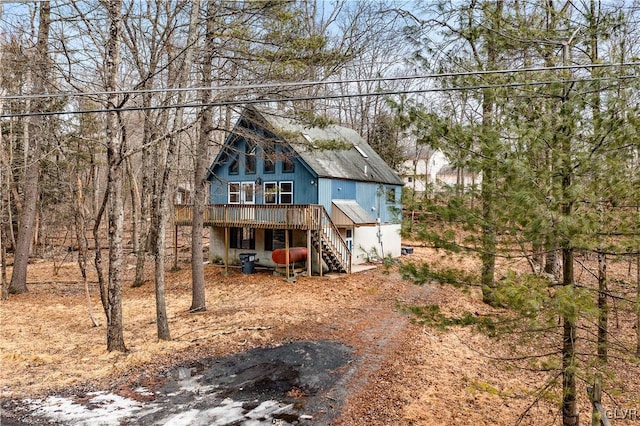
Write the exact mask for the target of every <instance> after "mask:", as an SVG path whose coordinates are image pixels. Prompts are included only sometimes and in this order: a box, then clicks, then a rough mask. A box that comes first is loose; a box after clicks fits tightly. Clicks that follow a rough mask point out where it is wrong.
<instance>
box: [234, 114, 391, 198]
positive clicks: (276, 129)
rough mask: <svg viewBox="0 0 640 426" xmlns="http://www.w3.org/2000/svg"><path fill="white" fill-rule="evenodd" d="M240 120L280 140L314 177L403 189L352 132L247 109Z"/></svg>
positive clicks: (356, 134) (388, 170)
mask: <svg viewBox="0 0 640 426" xmlns="http://www.w3.org/2000/svg"><path fill="white" fill-rule="evenodd" d="M243 116H244V117H246V119H247V120H248V121H250V122H252V123H254V124H256V125H265V126H267V129H268V130H269V131H270V132H271V133H273V134H275V135H278V136H280V137H281V138H282V139H283V140H284V141H285V142H286V143H287V144H288V145H289V146H290V147H291V148H292V149H293V150H294V151H295V152H296V153H297V154H298V155H299V157H300V159H301V160H302V161H304V162H305V163H306V165H307V166H308V167H309V168H310V169H311V170H313V172H314V173H315V174H317V175H318V177H327V178H335V179H348V180H357V181H363V182H374V183H382V184H390V185H403V184H404V183H403V181H402V179H401V178H400V177H399V176H398V175H397V174H396V173H395V172H394V171H393V169H392V168H391V167H389V165H387V163H385V162H384V160H383V159H382V158H380V156H379V155H378V154H377V153H376V152H375V151H374V150H373V148H371V146H370V145H369V144H368V143H367V142H366V141H365V140H364V139H363V138H362V137H361V136H360V135H359V134H358V133H357V132H356V131H354V130H352V129H349V128H347V127H342V126H337V125H327V126H323V127H313V126H310V125H308V124H305V123H304V122H303V121H301V120H296V119H293V118H291V117H288V116H287V115H285V114H284V113H280V112H278V111H274V110H271V109H267V108H265V107H258V106H255V105H254V106H249V107H247V108H246V109H245V110H244V112H243Z"/></svg>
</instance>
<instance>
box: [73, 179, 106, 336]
mask: <svg viewBox="0 0 640 426" xmlns="http://www.w3.org/2000/svg"><path fill="white" fill-rule="evenodd" d="M76 192H77V194H76V209H75V214H74V217H75V225H76V226H75V227H76V242H77V244H78V267H79V268H80V273H81V274H82V283H83V284H84V292H85V295H86V297H87V311H88V312H89V318H90V319H91V323H92V324H93V326H94V327H98V326H99V325H100V324H98V321H96V317H95V315H93V306H92V305H91V294H90V293H89V283H88V281H87V251H88V246H89V242H88V241H87V226H86V218H85V214H84V196H83V190H82V179H80V176H76Z"/></svg>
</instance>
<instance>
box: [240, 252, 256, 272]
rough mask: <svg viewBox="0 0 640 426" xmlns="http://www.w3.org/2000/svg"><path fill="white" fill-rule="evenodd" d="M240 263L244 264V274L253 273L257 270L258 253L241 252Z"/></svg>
mask: <svg viewBox="0 0 640 426" xmlns="http://www.w3.org/2000/svg"><path fill="white" fill-rule="evenodd" d="M238 257H240V265H241V266H242V273H243V274H253V273H255V272H256V254H255V253H240V254H239V255H238Z"/></svg>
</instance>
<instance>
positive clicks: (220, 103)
mask: <svg viewBox="0 0 640 426" xmlns="http://www.w3.org/2000/svg"><path fill="white" fill-rule="evenodd" d="M636 78H638V75H635V74H634V75H628V76H622V77H600V78H589V79H575V78H574V79H562V80H549V81H533V82H514V83H503V84H482V85H473V86H459V87H432V88H425V89H406V90H388V91H376V92H364V93H347V94H336V95H317V96H296V97H288V98H249V99H237V100H232V99H227V100H220V101H215V102H209V103H186V104H173V105H156V106H130V107H121V108H96V109H84V110H71V111H34V112H24V113H8V114H4V113H3V114H0V118H17V117H42V116H56V115H57V116H59V115H77V114H95V113H103V112H113V111H117V112H126V111H151V110H165V109H178V108H205V107H221V106H235V105H248V104H261V103H278V102H292V101H309V100H329V99H343V98H345V99H346V98H356V97H366V96H390V95H403V94H416V93H437V92H452V91H463V90H480V89H498V88H516V87H526V86H545V85H550V84H559V83H580V82H595V81H608V80H618V79H625V80H626V79H636Z"/></svg>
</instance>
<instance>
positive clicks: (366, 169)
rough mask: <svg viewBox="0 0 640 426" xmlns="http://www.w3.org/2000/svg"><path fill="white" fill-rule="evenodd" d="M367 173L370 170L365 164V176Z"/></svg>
mask: <svg viewBox="0 0 640 426" xmlns="http://www.w3.org/2000/svg"><path fill="white" fill-rule="evenodd" d="M367 171H368V168H367V165H366V164H365V165H364V174H365V175H366V174H367Z"/></svg>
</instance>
